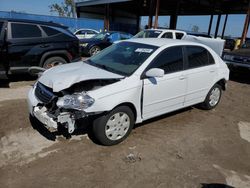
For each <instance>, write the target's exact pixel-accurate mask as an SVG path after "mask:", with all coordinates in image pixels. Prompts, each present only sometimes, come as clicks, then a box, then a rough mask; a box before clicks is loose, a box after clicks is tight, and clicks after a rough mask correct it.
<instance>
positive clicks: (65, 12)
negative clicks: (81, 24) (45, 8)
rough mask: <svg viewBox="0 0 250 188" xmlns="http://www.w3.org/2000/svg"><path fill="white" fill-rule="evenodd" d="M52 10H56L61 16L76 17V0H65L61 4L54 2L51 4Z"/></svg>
mask: <svg viewBox="0 0 250 188" xmlns="http://www.w3.org/2000/svg"><path fill="white" fill-rule="evenodd" d="M49 8H50V12H56V13H57V14H58V15H59V16H64V17H74V18H75V17H76V7H75V2H74V0H64V2H62V3H61V4H58V3H54V4H52V5H50V6H49Z"/></svg>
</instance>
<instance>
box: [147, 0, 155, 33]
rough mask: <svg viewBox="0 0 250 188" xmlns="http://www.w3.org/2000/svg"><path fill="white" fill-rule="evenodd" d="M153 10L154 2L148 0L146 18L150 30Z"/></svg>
mask: <svg viewBox="0 0 250 188" xmlns="http://www.w3.org/2000/svg"><path fill="white" fill-rule="evenodd" d="M153 9H154V0H150V6H149V17H148V28H149V29H150V28H152V26H153Z"/></svg>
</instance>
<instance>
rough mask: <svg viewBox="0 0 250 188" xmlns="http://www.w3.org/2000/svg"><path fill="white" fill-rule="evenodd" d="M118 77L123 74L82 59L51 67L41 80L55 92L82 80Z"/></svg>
mask: <svg viewBox="0 0 250 188" xmlns="http://www.w3.org/2000/svg"><path fill="white" fill-rule="evenodd" d="M116 78H117V79H119V78H123V76H121V75H118V74H114V73H111V72H108V71H105V70H103V69H100V68H97V67H94V66H91V65H88V64H87V63H83V62H82V61H80V62H77V63H70V64H64V65H60V66H57V67H54V68H51V69H49V70H47V71H45V72H44V73H43V75H42V76H41V77H40V78H39V81H40V82H41V83H43V84H44V85H45V86H47V87H50V88H52V89H53V91H54V92H58V91H61V90H63V89H66V88H69V87H70V86H71V85H73V84H75V83H78V82H81V81H86V80H96V79H116Z"/></svg>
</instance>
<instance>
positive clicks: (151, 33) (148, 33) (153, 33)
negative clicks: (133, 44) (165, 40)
mask: <svg viewBox="0 0 250 188" xmlns="http://www.w3.org/2000/svg"><path fill="white" fill-rule="evenodd" d="M161 33H162V31H159V30H144V31H141V32H139V33H137V34H136V35H135V36H134V37H133V38H157V37H158V36H159V35H160V34H161Z"/></svg>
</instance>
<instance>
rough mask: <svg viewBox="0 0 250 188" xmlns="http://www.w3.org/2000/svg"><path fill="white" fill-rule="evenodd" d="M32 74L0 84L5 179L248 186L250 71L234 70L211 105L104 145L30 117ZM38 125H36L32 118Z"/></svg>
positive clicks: (20, 183)
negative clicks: (215, 104) (49, 128)
mask: <svg viewBox="0 0 250 188" xmlns="http://www.w3.org/2000/svg"><path fill="white" fill-rule="evenodd" d="M32 82H33V81H25V82H14V83H11V87H10V88H0V118H1V121H0V183H1V187H5V188H8V187H11V188H13V187H14V188H15V187H25V188H29V187H60V188H61V187H70V186H71V187H107V188H108V187H118V188H119V187H122V188H123V187H135V188H137V187H143V188H147V187H164V188H165V187H177V188H178V187H180V188H183V187H187V188H189V187H190V188H194V187H203V188H207V187H209V188H211V187H214V188H215V187H216V186H215V185H217V187H221V188H222V187H225V186H224V185H228V186H227V187H228V188H229V187H230V186H232V187H238V188H249V187H250V163H249V159H250V116H249V114H250V100H249V99H250V85H249V84H250V79H249V76H247V77H246V78H239V77H236V78H234V81H230V82H229V84H228V90H227V91H226V92H225V93H224V95H223V97H222V100H221V103H220V104H219V105H218V107H217V108H216V109H214V110H211V111H202V110H200V109H197V108H191V107H190V108H186V109H184V110H180V111H177V112H174V113H170V114H168V115H164V116H161V117H159V118H155V119H153V120H150V121H147V122H145V123H143V124H140V125H138V126H136V128H135V129H134V130H133V131H132V133H131V135H130V136H129V137H128V139H126V140H125V141H124V142H123V143H121V144H119V145H116V146H112V147H104V146H100V145H98V144H96V143H95V142H94V140H93V139H92V137H91V134H87V133H86V130H85V129H82V130H79V131H77V132H76V133H75V134H73V135H72V137H71V138H68V137H65V136H63V135H62V133H61V132H57V133H54V134H52V133H48V132H46V131H45V130H44V129H42V127H41V126H40V125H39V124H37V123H36V122H35V123H34V122H33V123H32V124H31V123H30V121H29V117H28V111H27V105H26V99H25V96H26V94H27V91H28V89H29V88H30V87H31V86H30V85H31V84H32ZM32 125H33V126H32Z"/></svg>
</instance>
